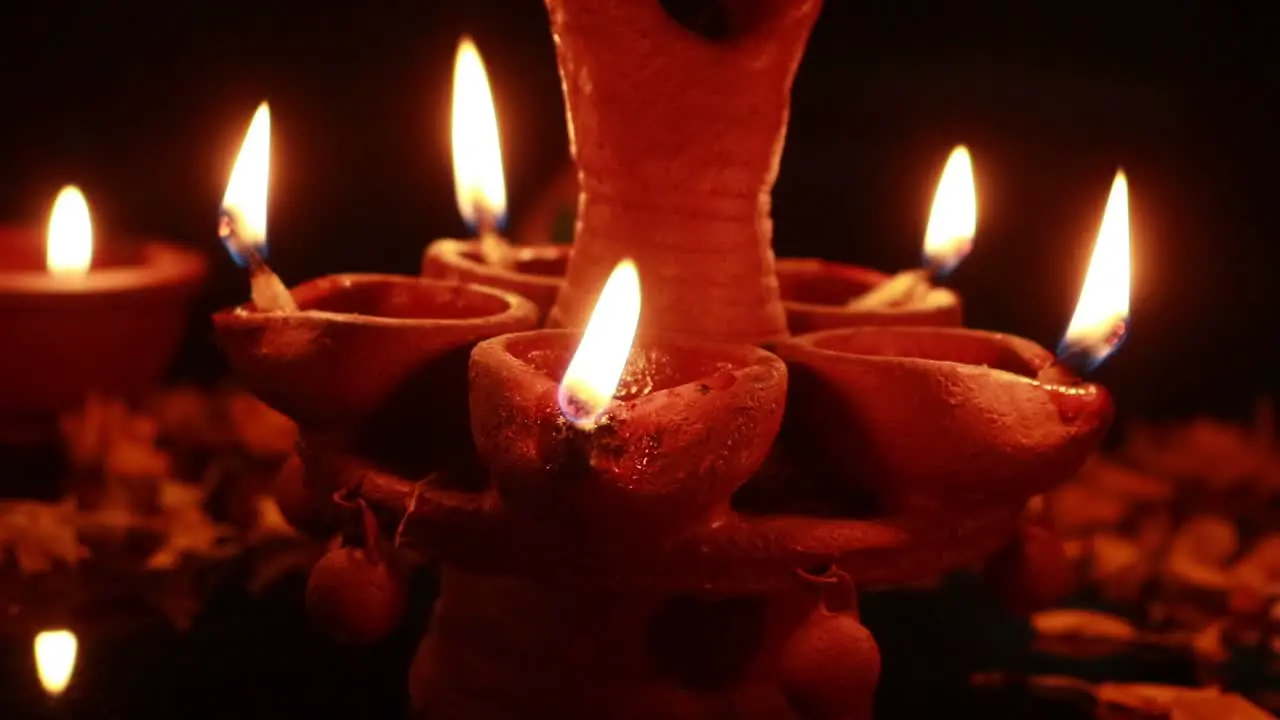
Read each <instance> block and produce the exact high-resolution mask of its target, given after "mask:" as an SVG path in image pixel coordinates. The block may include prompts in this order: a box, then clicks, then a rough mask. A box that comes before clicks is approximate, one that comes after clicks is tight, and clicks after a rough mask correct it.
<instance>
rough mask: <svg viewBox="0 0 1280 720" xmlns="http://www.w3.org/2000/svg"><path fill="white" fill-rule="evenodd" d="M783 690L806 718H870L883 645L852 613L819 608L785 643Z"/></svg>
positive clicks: (842, 719) (856, 719)
mask: <svg viewBox="0 0 1280 720" xmlns="http://www.w3.org/2000/svg"><path fill="white" fill-rule="evenodd" d="M780 672H781V677H782V691H783V693H784V694H785V695H786V697H787V702H789V703H790V704H791V707H792V708H793V709H794V710H795V711H796V712H797V713H799V714H800V716H801V717H804V718H806V720H810V719H811V720H837V719H838V720H864V719H869V718H870V717H871V711H872V703H873V699H874V696H875V690H876V683H877V682H879V680H880V649H879V648H878V647H876V641H875V638H873V637H872V636H871V632H870V631H869V630H867V628H866V627H864V626H863V625H862V623H860V622H858V619H857V618H856V617H854V615H853V614H852V613H831V612H828V611H827V610H825V609H821V608H820V609H818V610H816V611H815V612H814V613H813V615H812V616H810V617H809V619H808V620H806V621H805V622H804V623H803V624H801V625H800V627H799V628H797V629H796V631H795V632H794V633H793V634H792V635H791V637H790V638H788V639H787V642H786V644H785V645H784V646H783V648H782V657H781V666H780Z"/></svg>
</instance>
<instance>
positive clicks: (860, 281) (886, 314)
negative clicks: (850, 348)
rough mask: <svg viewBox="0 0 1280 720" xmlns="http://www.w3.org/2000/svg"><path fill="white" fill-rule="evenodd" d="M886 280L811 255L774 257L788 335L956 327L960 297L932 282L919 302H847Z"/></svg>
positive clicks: (874, 272) (874, 273)
mask: <svg viewBox="0 0 1280 720" xmlns="http://www.w3.org/2000/svg"><path fill="white" fill-rule="evenodd" d="M888 279H889V276H888V275H886V274H885V273H882V272H880V271H879V270H872V269H871V268H866V267H861V266H859V265H847V264H845V263H837V262H830V261H827V260H817V259H811V258H782V259H779V260H778V287H779V288H780V289H781V291H782V304H783V307H785V308H786V311H787V327H788V328H789V329H790V330H791V334H793V335H804V334H807V333H811V332H817V331H819V330H832V329H835V328H843V327H863V326H868V325H871V326H883V325H915V326H938V327H960V326H961V325H962V324H963V318H962V314H963V313H962V312H961V307H960V296H959V295H956V294H955V293H954V292H952V291H951V290H950V289H948V288H944V287H933V288H930V290H929V293H928V294H927V295H926V296H925V297H924V299H923V300H921V301H919V302H914V303H909V304H905V305H900V306H893V307H884V308H876V309H870V310H869V309H862V308H850V307H847V304H848V302H849V300H851V299H853V298H855V297H858V296H859V295H862V294H863V293H865V292H867V291H868V290H870V289H871V288H873V287H875V286H877V285H879V284H880V283H882V282H884V281H886V280H888Z"/></svg>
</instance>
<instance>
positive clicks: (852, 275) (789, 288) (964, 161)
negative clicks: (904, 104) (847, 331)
mask: <svg viewBox="0 0 1280 720" xmlns="http://www.w3.org/2000/svg"><path fill="white" fill-rule="evenodd" d="M977 217H978V202H977V193H976V191H975V189H974V180H973V161H972V160H971V158H970V157H969V150H968V148H966V147H965V146H963V145H960V146H957V147H956V148H955V149H954V150H952V152H951V156H950V157H949V158H947V164H946V165H945V166H944V167H943V170H942V176H941V177H940V178H939V179H938V189H937V191H936V192H935V193H934V197H933V207H932V209H931V210H930V211H929V224H928V226H927V227H926V229H925V235H924V267H923V268H920V269H916V270H907V271H905V272H900V273H898V274H897V275H893V276H888V275H885V274H884V273H881V272H879V271H876V270H872V269H870V268H864V267H860V266H857V265H848V264H844V263H835V262H828V261H825V260H816V259H786V258H784V259H781V260H779V261H778V283H779V285H780V286H781V288H782V299H783V302H784V305H785V306H786V309H787V324H788V325H789V327H790V329H791V333H792V334H793V335H802V334H804V333H810V332H815V331H818V330H828V329H831V328H838V327H858V326H864V325H932V326H959V325H961V324H962V318H961V309H960V297H959V296H958V295H956V294H955V293H954V292H952V291H951V290H949V289H947V288H944V287H939V286H936V285H934V284H933V283H932V279H933V278H934V277H937V276H942V275H946V274H947V273H950V272H951V271H952V270H954V269H955V268H956V266H958V265H959V264H960V262H961V261H962V260H964V258H965V256H967V255H968V254H969V251H970V250H971V249H972V248H973V237H974V234H975V233H976V230H977Z"/></svg>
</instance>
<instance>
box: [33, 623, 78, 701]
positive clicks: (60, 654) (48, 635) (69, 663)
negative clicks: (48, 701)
mask: <svg viewBox="0 0 1280 720" xmlns="http://www.w3.org/2000/svg"><path fill="white" fill-rule="evenodd" d="M34 648H35V655H36V674H37V675H39V676H40V686H41V687H43V688H44V691H45V692H46V693H48V694H49V696H50V697H57V696H59V695H61V694H62V692H63V691H64V690H66V689H67V686H68V685H70V684H71V675H72V673H74V672H75V669H76V653H77V651H78V650H79V642H78V641H77V640H76V634H75V633H73V632H71V631H70V630H45V631H44V632H41V633H39V634H38V635H36V639H35V643H34Z"/></svg>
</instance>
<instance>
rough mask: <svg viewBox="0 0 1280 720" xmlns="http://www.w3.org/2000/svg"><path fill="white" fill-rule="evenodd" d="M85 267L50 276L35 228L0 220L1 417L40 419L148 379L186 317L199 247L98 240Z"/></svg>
mask: <svg viewBox="0 0 1280 720" xmlns="http://www.w3.org/2000/svg"><path fill="white" fill-rule="evenodd" d="M94 255H95V257H94V264H93V267H92V269H90V270H89V272H88V274H86V275H85V276H83V277H79V278H74V277H71V278H68V277H54V276H52V275H50V274H49V273H48V272H47V271H46V270H45V267H44V239H43V235H42V234H41V233H40V232H39V231H38V230H37V229H35V228H30V229H23V228H0V337H4V338H8V339H9V340H8V341H7V342H6V343H5V349H4V352H3V353H0V420H4V421H9V422H20V421H21V420H22V419H23V418H26V419H30V420H35V421H39V420H42V419H47V418H49V417H51V416H54V415H56V414H58V413H59V412H61V411H64V410H67V409H70V408H73V407H77V406H78V405H79V404H81V403H83V402H84V399H85V396H86V395H88V394H89V393H90V392H101V393H105V394H109V395H113V396H121V395H125V396H127V395H131V394H134V393H138V392H141V391H144V390H146V389H147V388H149V387H151V386H153V385H154V384H155V383H156V382H157V381H158V380H159V379H160V377H161V376H162V375H163V374H164V372H165V370H166V369H168V366H169V361H170V360H172V358H173V354H174V352H175V351H176V350H177V348H178V345H179V343H181V342H182V338H183V335H184V333H185V331H186V327H187V313H188V310H189V305H190V301H191V299H192V298H193V297H194V296H195V294H196V292H197V291H198V290H199V287H200V284H201V282H202V281H203V280H204V277H205V272H206V269H207V262H206V260H205V258H204V256H203V255H200V254H199V253H196V252H193V251H191V250H187V249H185V248H182V247H179V246H177V245H173V244H170V243H165V242H156V241H147V242H140V243H136V244H132V245H125V244H117V243H111V242H106V243H101V244H100V246H99V247H98V248H97V249H96V250H95V253H94Z"/></svg>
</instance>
